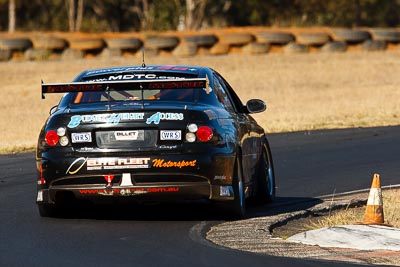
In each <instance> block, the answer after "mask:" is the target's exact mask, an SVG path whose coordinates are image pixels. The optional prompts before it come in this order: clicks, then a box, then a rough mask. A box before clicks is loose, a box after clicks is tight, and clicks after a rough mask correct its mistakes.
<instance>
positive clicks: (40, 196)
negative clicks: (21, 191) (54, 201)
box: [36, 190, 43, 202]
mask: <svg viewBox="0 0 400 267" xmlns="http://www.w3.org/2000/svg"><path fill="white" fill-rule="evenodd" d="M36 201H37V202H42V201H43V191H42V190H40V191H38V192H37V197H36Z"/></svg>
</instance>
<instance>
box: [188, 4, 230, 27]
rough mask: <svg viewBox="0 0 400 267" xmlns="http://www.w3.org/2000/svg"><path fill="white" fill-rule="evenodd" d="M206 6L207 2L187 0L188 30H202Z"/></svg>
mask: <svg viewBox="0 0 400 267" xmlns="http://www.w3.org/2000/svg"><path fill="white" fill-rule="evenodd" d="M228 2H229V1H228ZM206 4H207V0H186V16H185V26H186V29H187V30H198V29H200V28H201V25H202V23H203V20H204V12H205V8H206Z"/></svg>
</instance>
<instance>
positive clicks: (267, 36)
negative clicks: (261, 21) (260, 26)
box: [254, 31, 294, 45]
mask: <svg viewBox="0 0 400 267" xmlns="http://www.w3.org/2000/svg"><path fill="white" fill-rule="evenodd" d="M254 36H255V37H256V40H257V42H259V43H267V44H272V45H285V44H288V43H290V42H293V41H294V35H293V34H291V33H288V32H271V31H261V32H256V33H254Z"/></svg>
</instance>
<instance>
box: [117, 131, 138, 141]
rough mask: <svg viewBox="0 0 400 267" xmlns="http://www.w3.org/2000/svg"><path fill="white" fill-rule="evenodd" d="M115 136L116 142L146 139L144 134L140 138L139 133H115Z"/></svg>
mask: <svg viewBox="0 0 400 267" xmlns="http://www.w3.org/2000/svg"><path fill="white" fill-rule="evenodd" d="M142 132H143V131H142ZM114 136H115V140H118V141H135V140H143V139H144V136H143V133H142V135H141V136H139V131H115V132H114ZM139 137H141V138H139Z"/></svg>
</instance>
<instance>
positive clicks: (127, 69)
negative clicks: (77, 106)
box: [86, 65, 196, 75]
mask: <svg viewBox="0 0 400 267" xmlns="http://www.w3.org/2000/svg"><path fill="white" fill-rule="evenodd" d="M135 70H189V71H196V69H195V68H187V67H181V66H171V65H167V66H145V67H142V66H129V67H114V68H106V69H97V70H90V71H88V72H86V75H93V74H102V73H110V72H131V71H135Z"/></svg>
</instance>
